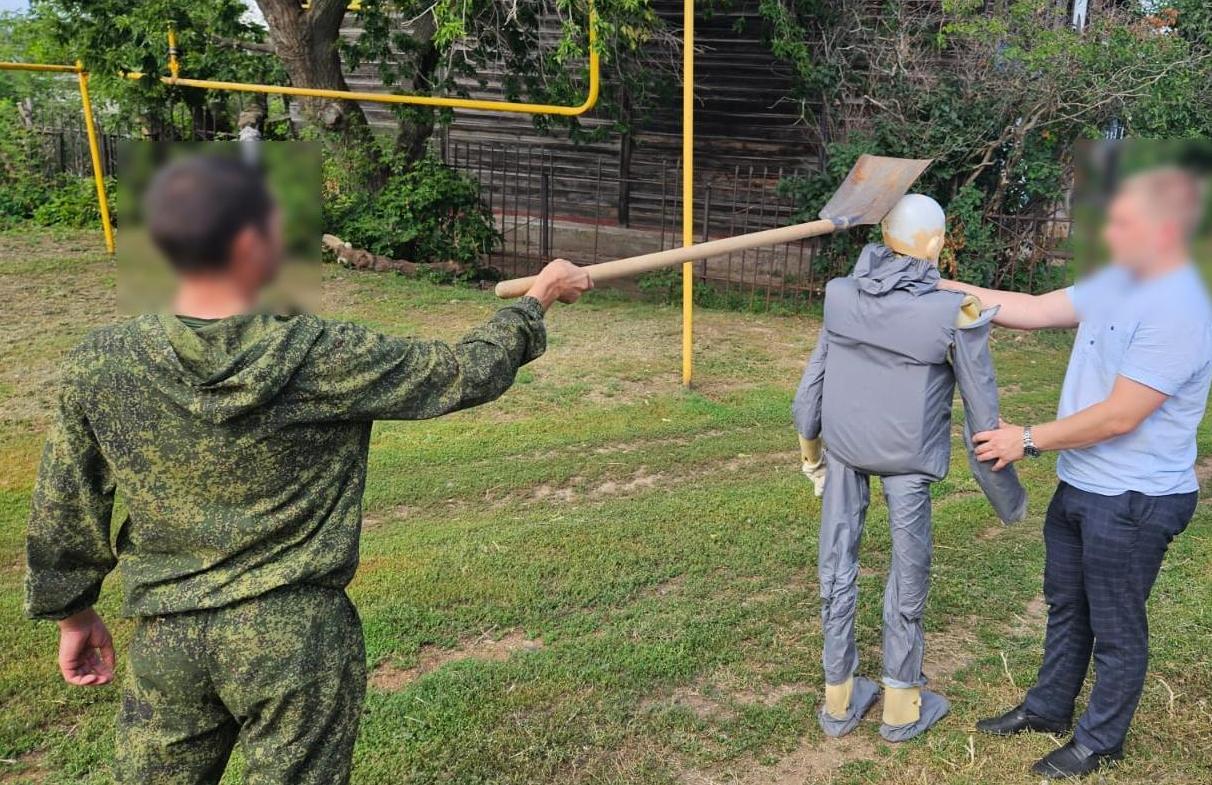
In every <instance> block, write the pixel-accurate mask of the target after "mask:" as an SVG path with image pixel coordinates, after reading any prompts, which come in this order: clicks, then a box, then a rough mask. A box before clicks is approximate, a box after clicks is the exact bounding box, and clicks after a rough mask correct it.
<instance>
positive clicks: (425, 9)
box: [343, 0, 678, 140]
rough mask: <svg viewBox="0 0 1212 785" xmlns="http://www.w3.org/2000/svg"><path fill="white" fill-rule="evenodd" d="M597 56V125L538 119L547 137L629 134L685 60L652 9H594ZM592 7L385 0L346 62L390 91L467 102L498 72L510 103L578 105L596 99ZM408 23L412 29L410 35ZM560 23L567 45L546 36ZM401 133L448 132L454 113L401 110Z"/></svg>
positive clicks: (632, 0) (619, 5)
mask: <svg viewBox="0 0 1212 785" xmlns="http://www.w3.org/2000/svg"><path fill="white" fill-rule="evenodd" d="M594 8H595V9H596V11H597V15H598V27H597V30H598V45H597V52H598V54H599V55H600V56H601V58H602V66H603V71H604V72H606V73H607V74H608V77H607V78H605V79H604V80H603V84H602V93H601V98H600V100H599V103H598V107H597V109H596V110H595V112H594V116H595V118H599V119H601V118H607V119H609V120H611V121H612V122H609V123H595V124H594V125H593V126H592V127H586V126H583V125H582V124H581V123H580V121H579V120H578V119H577V118H575V117H568V118H560V117H551V116H545V115H535V116H534V123H535V126H536V127H537V128H539V129H540V130H544V131H550V132H555V131H557V130H563V131H565V132H566V133H568V134H569V135H570V136H571V137H572V138H574V139H577V140H596V139H601V138H605V137H606V136H608V135H610V134H612V133H618V132H622V131H626V130H628V129H629V128H630V127H632V126H633V125H634V124H635V123H636V122H637V121H638V120H639V119H640V118H641V117H642V116H643V114H644V113H645V112H646V111H647V110H648V109H650V108H652V107H654V106H657V105H659V104H660V103H662V102H663V101H666V100H667V99H668V98H669V97H670V95H671V91H672V90H673V89H675V88H676V80H675V79H674V78H672V75H673V70H674V67H675V66H676V63H677V60H678V56H677V54H676V52H675V51H674V50H675V46H676V44H675V43H674V41H673V38H672V37H671V36H669V35H668V34H667V33H666V31H665V27H664V23H663V22H662V21H661V19H660V18H659V17H658V16H657V14H656V11H655V10H654V9H653V7H652V2H651V0H595V2H594ZM588 12H589V2H588V0H534V1H532V2H523V3H518V2H509V3H503V2H500V1H499V0H437V2H434V1H433V0H384V1H383V2H371V3H363V5H362V8H361V11H359V13H358V22H359V27H361V29H362V34H361V35H360V36H359V37H358V38H357V39H356V40H353V41H349V42H346V43H345V44H344V46H343V54H344V55H345V59H346V61H347V63H348V64H349V67H354V66H356V65H357V64H359V63H374V64H375V65H376V67H377V69H378V72H379V76H380V78H381V79H382V81H383V83H384V84H386V85H398V86H399V87H400V90H401V92H412V93H423V94H444V95H458V96H468V95H469V94H470V89H471V87H472V86H474V85H479V86H484V85H485V84H486V81H485V79H484V76H483V75H484V74H485V73H489V72H500V73H501V74H502V77H501V78H502V86H503V88H504V96H503V97H504V98H505V99H506V100H511V101H521V100H526V101H531V102H535V103H554V104H565V105H575V104H579V103H581V102H582V101H583V100H585V96H586V94H587V92H588V54H589V35H588V18H589V14H588ZM400 19H412V20H415V23H414V24H413V25H412V26H411V27H410V29H409V30H407V31H405V30H403V29H401V26H400V24H399V20H400ZM553 19H554V20H556V22H557V24H558V26H559V27H558V30H559V36H558V38H556V39H554V40H552V39H551V37H550V36H549V35H548V34H547V32H546V31H547V30H549V29H550V20H553ZM397 115H398V116H399V117H400V118H401V123H402V124H404V125H407V124H422V125H423V124H425V123H430V124H432V123H433V122H435V121H436V122H439V123H441V122H445V121H447V120H449V119H450V117H451V115H450V112H449V110H438V109H429V108H424V107H402V108H400V109H398V110H397Z"/></svg>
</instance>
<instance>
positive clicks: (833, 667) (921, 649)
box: [817, 454, 950, 740]
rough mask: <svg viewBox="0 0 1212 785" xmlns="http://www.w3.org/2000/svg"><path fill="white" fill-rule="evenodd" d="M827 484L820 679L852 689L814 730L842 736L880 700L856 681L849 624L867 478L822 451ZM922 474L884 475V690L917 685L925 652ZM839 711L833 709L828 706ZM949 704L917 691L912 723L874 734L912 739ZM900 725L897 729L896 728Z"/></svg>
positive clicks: (926, 536) (925, 488)
mask: <svg viewBox="0 0 1212 785" xmlns="http://www.w3.org/2000/svg"><path fill="white" fill-rule="evenodd" d="M825 461H826V466H827V477H828V480H827V481H826V483H825V492H824V496H823V497H822V499H821V535H820V559H819V561H818V566H817V571H818V575H819V578H820V587H821V629H822V632H823V635H824V639H825V645H824V665H825V682H826V684H831V685H845V684H852V685H853V686H852V688H851V689H852V693H851V695H850V696H848V697H849V698H850V700H849V705H848V706H847V705H844V704H843V706H842V707H840V709H841V710H840V711H839V712H837V714H841V715H842V718H841V719H839V718H838V716H835V714H834V713H831V712H830V711H828V710H822V711H821V725H822V727H823V728H824V729H825V732H826V733H828V734H829V735H833V736H841V735H843V734H845V733H848V732H849V731H850V730H852V729H853V728H854V726H855V725H856V724H858V722H859V720H860V719H861V718H862V716H863V714H864V713H866V711H867V709H869V708H870V707H871V704H872V703H874V702H875V699H876V698H877V697H879V689H878V687H876V685H875V684H873V683H872V682H871V681H870V680H868V679H864V678H862V677H861V676H860V677H855V678H854V680H853V682H851V679H852V677H854V676H855V671H856V670H857V669H858V648H857V647H856V646H855V639H854V619H855V614H856V610H857V603H858V573H859V543H860V542H861V541H862V537H863V528H864V524H865V522H866V518H867V505H868V502H869V500H870V495H871V489H870V482H871V480H870V477H869V475H867V474H864V473H863V472H859V471H856V470H854V469H852V468H851V467H849V466H847V465H846V464H844V463H842V462H841V461H839V460H837V459H836V458H833V457H832V456H830V455H828V454H826V456H825ZM933 481H934V478H932V477H928V476H926V475H923V474H901V475H894V476H891V477H883V478H882V483H883V488H884V499H885V500H886V501H887V504H888V525H889V527H890V529H891V531H892V568H891V570H890V571H889V573H888V582H887V584H886V586H885V587H884V679H883V681H884V686H885V687H888V688H892V689H894V690H900V689H908V688H914V687H921V686H922V685H924V684H925V683H926V678H925V676H923V675H922V658H923V657H924V655H925V635H924V633H923V630H922V614H923V612H924V611H925V610H926V595H927V594H928V593H929V591H930V559H931V556H932V554H933V550H934V541H933V537H932V532H931V518H930V483H932V482H933ZM835 708H839V707H835ZM949 708H950V707H949V704H948V703H947V701H946V699H945V698H943V697H942V696H941V695H937V694H935V693H932V692H926V691H922V692H921V712H920V716H919V718H917V719H916V720H914V719H913V718H909V721H908V722H906V723H899V724H897V725H893V724H889V723H885V724H884V725H883V727H882V728H881V729H880V731H881V733H882V734H883V735H884V736H885V737H888V738H889V740H899V739H900V738H902V737H903V738H911V737H912V736H915V735H917V734H918V733H920V732H921V730H924V729H925V728H927V727H929V726H930V725H933V724H934V723H935V722H937V721H938V720H939V719H941V718H942V717H943V715H945V714H946V713H947V711H948V709H949ZM902 725H903V726H907V727H900V726H902Z"/></svg>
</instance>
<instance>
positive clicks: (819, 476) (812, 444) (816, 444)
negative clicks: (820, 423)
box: [800, 436, 825, 499]
mask: <svg viewBox="0 0 1212 785" xmlns="http://www.w3.org/2000/svg"><path fill="white" fill-rule="evenodd" d="M800 459H801V461H802V462H803V463H802V466H801V467H800V470H801V471H803V472H804V476H805V477H807V478H808V479H809V480H812V491H813V493H815V494H816V497H817V498H818V499H819V498H820V497H821V494H823V493H824V492H825V445H824V444H822V443H821V440H820V439H805V438H804V437H803V436H801V437H800Z"/></svg>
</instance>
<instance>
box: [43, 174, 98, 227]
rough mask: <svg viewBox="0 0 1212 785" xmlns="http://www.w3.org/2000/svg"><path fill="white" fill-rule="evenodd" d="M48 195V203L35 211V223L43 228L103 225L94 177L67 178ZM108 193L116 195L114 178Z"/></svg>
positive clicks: (61, 180)
mask: <svg viewBox="0 0 1212 785" xmlns="http://www.w3.org/2000/svg"><path fill="white" fill-rule="evenodd" d="M55 185H56V186H57V187H54V188H53V190H49V191H48V192H47V194H46V200H45V201H44V202H43V203H42V204H40V205H38V206H37V207H36V208H35V209H34V213H33V216H32V218H33V220H34V223H37V224H41V225H42V226H78V227H79V226H94V225H96V224H97V223H100V221H101V210H100V208H99V207H98V205H97V186H96V184H95V183H94V182H93V179H92V178H91V177H64V178H61V179H60V181H59V182H58V183H57V184H55ZM105 187H106V192H107V193H108V194H112V193H113V192H114V188H115V183H114V180H113V178H107V181H106V186H105Z"/></svg>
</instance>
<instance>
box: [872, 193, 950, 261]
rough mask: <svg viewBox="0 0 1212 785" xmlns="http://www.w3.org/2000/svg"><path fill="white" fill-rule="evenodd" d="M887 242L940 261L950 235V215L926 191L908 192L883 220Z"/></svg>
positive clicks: (919, 256) (908, 253)
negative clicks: (948, 225)
mask: <svg viewBox="0 0 1212 785" xmlns="http://www.w3.org/2000/svg"><path fill="white" fill-rule="evenodd" d="M880 228H881V229H882V230H883V232H884V245H886V246H888V247H889V248H891V249H892V250H893V251H896V252H897V253H899V254H904V255H905V256H912V257H915V258H917V259H927V260H929V261H931V262H937V261H938V255H939V254H940V253H941V252H942V250H943V242H944V240H945V239H946V236H947V215H946V214H945V213H944V212H943V208H942V207H940V206H939V203H938V202H936V201H934V200H933V199H931V198H930V197H929V196H926V195H925V194H907V195H906V196H904V197H902V198H901V200H900V201H899V202H897V203H896V206H895V207H893V208H892V211H891V212H889V213H888V215H886V216H885V217H884V220H883V221H881V222H880Z"/></svg>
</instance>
